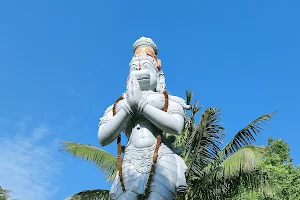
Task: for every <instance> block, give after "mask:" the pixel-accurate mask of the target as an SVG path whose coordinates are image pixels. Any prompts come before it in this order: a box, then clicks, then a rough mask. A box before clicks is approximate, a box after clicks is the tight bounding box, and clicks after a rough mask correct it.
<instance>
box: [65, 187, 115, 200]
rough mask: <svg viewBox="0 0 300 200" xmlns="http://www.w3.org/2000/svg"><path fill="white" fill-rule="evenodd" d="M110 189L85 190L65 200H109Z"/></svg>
mask: <svg viewBox="0 0 300 200" xmlns="http://www.w3.org/2000/svg"><path fill="white" fill-rule="evenodd" d="M109 199H111V198H110V196H109V190H100V189H98V190H84V191H82V192H78V193H76V194H74V195H72V196H70V197H68V198H66V199H65V200H109Z"/></svg>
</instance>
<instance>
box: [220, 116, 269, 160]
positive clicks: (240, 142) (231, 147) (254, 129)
mask: <svg viewBox="0 0 300 200" xmlns="http://www.w3.org/2000/svg"><path fill="white" fill-rule="evenodd" d="M274 114H275V112H273V113H268V114H264V115H261V116H260V117H258V118H257V119H255V120H254V121H252V122H251V123H250V124H248V125H247V126H246V127H244V128H243V129H241V130H240V131H239V132H238V133H237V134H236V135H235V136H234V137H233V139H232V140H231V141H230V142H229V143H228V144H227V145H226V146H225V147H224V148H223V149H222V151H220V153H219V155H218V157H219V159H220V160H225V159H226V158H227V157H228V156H230V155H231V154H233V153H235V152H237V151H238V150H239V149H241V148H243V147H245V146H247V145H250V144H251V143H252V142H254V141H255V136H257V135H259V134H261V131H262V127H263V126H265V125H266V122H267V121H268V120H270V119H271V118H272V116H273V115H274Z"/></svg>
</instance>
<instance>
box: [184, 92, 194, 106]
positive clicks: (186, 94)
mask: <svg viewBox="0 0 300 200" xmlns="http://www.w3.org/2000/svg"><path fill="white" fill-rule="evenodd" d="M185 97H186V104H187V105H190V104H191V100H192V98H193V92H192V91H191V90H186V91H185Z"/></svg>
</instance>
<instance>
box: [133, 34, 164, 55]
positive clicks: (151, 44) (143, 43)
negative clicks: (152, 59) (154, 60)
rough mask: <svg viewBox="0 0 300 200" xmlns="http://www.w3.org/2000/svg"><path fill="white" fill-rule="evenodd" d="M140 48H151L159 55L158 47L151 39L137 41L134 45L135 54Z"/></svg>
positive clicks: (142, 38) (144, 38) (143, 38)
mask: <svg viewBox="0 0 300 200" xmlns="http://www.w3.org/2000/svg"><path fill="white" fill-rule="evenodd" d="M140 46H149V47H151V48H152V49H153V50H154V52H155V54H156V55H157V51H158V50H157V46H156V44H155V43H154V42H153V40H152V39H151V38H146V37H144V36H143V37H141V38H140V39H138V40H136V41H135V42H134V44H133V52H135V50H136V49H137V48H138V47H140Z"/></svg>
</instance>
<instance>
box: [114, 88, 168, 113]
mask: <svg viewBox="0 0 300 200" xmlns="http://www.w3.org/2000/svg"><path fill="white" fill-rule="evenodd" d="M143 98H144V99H146V100H147V102H148V104H149V105H151V106H153V107H155V108H158V109H161V110H162V109H163V108H164V106H165V97H164V95H163V94H161V93H156V92H151V93H150V92H144V93H143ZM124 101H126V99H123V100H121V101H119V102H118V104H117V106H116V112H119V111H120V110H121V109H122V105H123V103H124Z"/></svg>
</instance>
